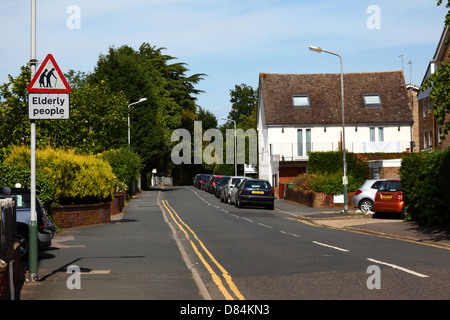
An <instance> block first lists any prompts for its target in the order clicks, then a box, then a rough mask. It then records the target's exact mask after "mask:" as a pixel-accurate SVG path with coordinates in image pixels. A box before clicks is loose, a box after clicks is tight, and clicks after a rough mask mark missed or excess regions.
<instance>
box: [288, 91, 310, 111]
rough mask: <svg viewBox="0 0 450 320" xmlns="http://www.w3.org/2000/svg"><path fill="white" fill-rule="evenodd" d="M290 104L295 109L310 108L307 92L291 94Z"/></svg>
mask: <svg viewBox="0 0 450 320" xmlns="http://www.w3.org/2000/svg"><path fill="white" fill-rule="evenodd" d="M292 105H293V106H294V108H297V109H306V108H311V104H310V103H309V96H308V95H307V94H296V95H293V96H292Z"/></svg>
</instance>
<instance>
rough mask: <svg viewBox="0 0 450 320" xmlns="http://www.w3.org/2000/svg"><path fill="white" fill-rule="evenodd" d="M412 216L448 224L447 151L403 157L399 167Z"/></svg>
mask: <svg viewBox="0 0 450 320" xmlns="http://www.w3.org/2000/svg"><path fill="white" fill-rule="evenodd" d="M400 176H401V179H402V189H403V191H404V197H405V202H406V206H407V210H408V214H409V216H410V218H411V219H413V220H419V221H424V222H429V223H438V224H440V223H450V150H449V149H447V150H444V151H439V152H435V153H413V154H409V155H407V156H405V157H404V158H403V161H402V166H401V169H400Z"/></svg>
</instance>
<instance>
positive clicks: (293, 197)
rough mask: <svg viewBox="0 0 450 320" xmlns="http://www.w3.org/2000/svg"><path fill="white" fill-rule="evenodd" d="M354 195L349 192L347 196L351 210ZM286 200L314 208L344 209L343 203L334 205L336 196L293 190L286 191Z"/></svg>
mask: <svg viewBox="0 0 450 320" xmlns="http://www.w3.org/2000/svg"><path fill="white" fill-rule="evenodd" d="M354 195H355V193H354V192H349V193H348V195H347V203H348V207H349V208H353V205H352V199H353V196H354ZM284 199H285V200H288V201H292V202H296V203H300V204H304V205H306V206H308V207H312V208H337V209H339V208H342V209H343V208H344V204H343V203H334V195H332V194H326V193H322V192H310V191H304V190H297V189H295V188H291V189H286V196H285V198H284Z"/></svg>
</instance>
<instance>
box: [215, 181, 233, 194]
mask: <svg viewBox="0 0 450 320" xmlns="http://www.w3.org/2000/svg"><path fill="white" fill-rule="evenodd" d="M230 178H231V177H230V176H223V177H220V180H219V181H217V180H216V187H215V190H214V195H215V196H216V198H220V193H221V191H222V189H223V187H224V186H225V185H226V184H227V183H228V181H229V180H230Z"/></svg>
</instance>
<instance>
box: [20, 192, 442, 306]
mask: <svg viewBox="0 0 450 320" xmlns="http://www.w3.org/2000/svg"><path fill="white" fill-rule="evenodd" d="M120 218H121V219H115V221H113V222H112V223H111V224H104V225H93V226H88V227H81V228H74V229H70V230H65V231H64V232H62V233H60V234H58V235H57V236H56V237H55V239H54V243H53V245H52V247H51V248H49V249H48V250H45V251H41V252H40V255H39V270H38V276H39V281H38V282H35V283H29V282H27V283H25V284H24V286H23V288H22V290H21V295H20V298H21V300H172V301H173V300H177V301H180V303H181V304H178V305H177V307H175V308H174V307H172V306H171V305H163V306H164V308H165V309H168V308H170V310H171V311H172V312H173V313H175V314H178V315H182V312H183V310H184V309H183V308H185V307H184V305H185V301H187V302H188V303H190V306H191V307H192V305H193V301H197V302H198V303H200V304H196V305H199V306H204V305H203V304H201V303H206V302H205V301H204V300H209V299H212V300H216V301H218V300H222V301H224V300H235V303H238V301H237V300H243V299H245V300H247V301H249V300H253V301H257V302H258V301H263V300H277V301H281V300H301V299H306V300H315V299H320V300H322V299H324V300H353V299H356V300H395V299H401V300H416V299H420V300H425V299H433V300H436V299H449V298H450V290H449V289H450V279H449V277H448V274H449V271H450V251H449V250H446V249H442V248H438V247H432V246H424V245H420V244H417V243H412V242H407V241H402V240H395V239H388V238H384V237H379V236H376V235H368V234H361V233H356V232H351V231H346V230H338V229H331V228H327V227H323V226H317V225H313V224H311V223H308V222H307V221H306V220H297V219H295V218H294V217H293V216H292V215H289V214H285V213H282V212H279V211H277V210H268V209H264V208H257V207H254V208H242V209H238V208H236V207H234V206H230V205H228V204H226V203H221V202H220V201H219V200H218V199H217V198H215V197H214V195H212V194H209V193H206V192H204V191H201V190H198V189H195V188H194V187H174V188H165V189H163V191H159V190H153V191H146V192H142V193H141V194H140V195H139V196H138V197H137V198H135V199H133V200H131V201H130V202H129V203H128V205H127V207H126V208H125V211H124V214H123V216H120ZM71 266H75V267H78V268H79V269H78V271H77V272H71V270H72V269H71ZM75 276H78V278H72V277H75ZM77 279H78V280H79V285H80V287H79V288H77V287H75V284H77V281H76V280H77ZM224 302H225V301H224ZM247 303H251V302H247ZM297 304H298V303H297V302H296V305H297ZM158 306H160V304H159V303H158V304H157V305H156V304H153V305H152V308H154V307H158ZM209 306H211V304H209ZM244 306H245V305H244ZM247 306H251V305H250V304H248V305H247ZM259 306H262V307H264V306H265V304H264V303H262V304H259ZM186 307H187V305H186ZM221 307H222V314H223V312H224V311H225V309H224V307H225V305H221ZM271 307H272V305H271ZM291 307H292V305H291ZM229 308H232V305H230V307H229ZM233 310H234V309H233ZM233 310H231V309H228V311H233ZM290 310H292V309H290ZM244 311H245V310H244ZM260 311H261V312H262V314H263V313H264V310H260ZM216 314H217V312H216ZM272 314H275V313H274V312H273V311H272V309H271V315H272ZM191 315H192V314H191ZM232 315H235V314H232Z"/></svg>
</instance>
